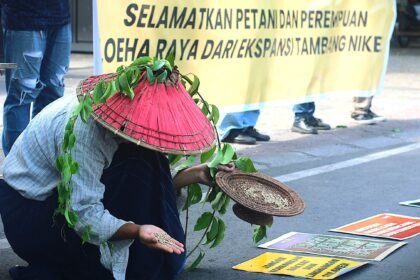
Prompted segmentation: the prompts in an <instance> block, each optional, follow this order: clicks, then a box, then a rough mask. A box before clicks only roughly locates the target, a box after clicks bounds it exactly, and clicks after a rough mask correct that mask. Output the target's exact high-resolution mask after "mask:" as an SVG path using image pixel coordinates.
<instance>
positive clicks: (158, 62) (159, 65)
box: [152, 59, 165, 71]
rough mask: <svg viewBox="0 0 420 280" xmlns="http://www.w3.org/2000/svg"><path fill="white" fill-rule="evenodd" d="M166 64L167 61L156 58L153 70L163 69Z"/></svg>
mask: <svg viewBox="0 0 420 280" xmlns="http://www.w3.org/2000/svg"><path fill="white" fill-rule="evenodd" d="M164 65H165V61H163V60H162V59H159V60H156V61H155V62H154V63H153V66H152V70H153V71H158V70H160V69H161V68H162V67H163V66H164Z"/></svg>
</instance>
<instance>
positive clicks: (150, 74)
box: [146, 67, 155, 84]
mask: <svg viewBox="0 0 420 280" xmlns="http://www.w3.org/2000/svg"><path fill="white" fill-rule="evenodd" d="M146 76H147V80H148V81H149V84H153V83H154V82H155V76H154V75H153V71H152V69H151V68H150V67H146Z"/></svg>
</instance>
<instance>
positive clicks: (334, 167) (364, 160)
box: [275, 143, 420, 182]
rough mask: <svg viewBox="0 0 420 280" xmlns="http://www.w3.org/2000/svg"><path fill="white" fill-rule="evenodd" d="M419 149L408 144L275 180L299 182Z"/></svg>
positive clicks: (414, 145) (418, 144) (415, 145)
mask: <svg viewBox="0 0 420 280" xmlns="http://www.w3.org/2000/svg"><path fill="white" fill-rule="evenodd" d="M419 148H420V143H415V144H410V145H407V146H402V147H399V148H395V149H391V150H386V151H382V152H379V153H374V154H370V155H367V156H363V157H358V158H353V159H350V160H346V161H342V162H337V163H333V164H327V165H324V166H320V167H315V168H311V169H306V170H302V171H298V172H293V173H289V174H285V175H281V176H278V177H275V179H277V180H279V181H280V182H290V181H294V180H299V179H302V178H306V177H310V176H315V175H319V174H323V173H327V172H331V171H334V170H338V169H342V168H346V167H352V166H356V165H359V164H363V163H367V162H370V161H374V160H377V159H382V158H386V157H390V156H395V155H399V154H402V153H406V152H410V151H413V150H416V149H419Z"/></svg>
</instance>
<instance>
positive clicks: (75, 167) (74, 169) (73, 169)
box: [70, 161, 80, 174]
mask: <svg viewBox="0 0 420 280" xmlns="http://www.w3.org/2000/svg"><path fill="white" fill-rule="evenodd" d="M79 170H80V166H79V163H77V161H73V162H72V163H71V166H70V171H71V174H76V173H77V172H79Z"/></svg>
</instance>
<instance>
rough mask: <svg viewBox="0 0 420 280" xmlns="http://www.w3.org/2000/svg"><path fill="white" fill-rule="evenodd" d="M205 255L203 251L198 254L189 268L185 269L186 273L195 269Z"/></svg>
mask: <svg viewBox="0 0 420 280" xmlns="http://www.w3.org/2000/svg"><path fill="white" fill-rule="evenodd" d="M205 255H206V254H205V253H204V252H203V251H200V254H199V255H198V257H197V258H196V259H195V261H194V262H193V263H192V264H191V265H190V266H189V267H187V268H186V271H188V272H190V271H193V270H194V269H196V267H197V266H198V265H199V264H200V262H201V261H202V260H203V258H204V256H205Z"/></svg>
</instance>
